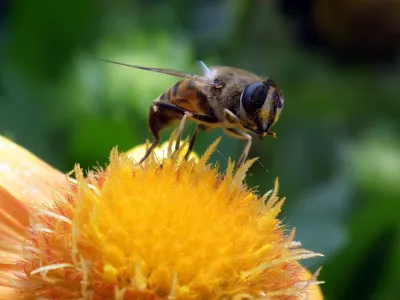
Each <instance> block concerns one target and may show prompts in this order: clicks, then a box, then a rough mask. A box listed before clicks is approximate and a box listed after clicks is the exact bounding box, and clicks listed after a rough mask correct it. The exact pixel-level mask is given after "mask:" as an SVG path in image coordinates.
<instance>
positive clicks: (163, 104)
mask: <svg viewBox="0 0 400 300" xmlns="http://www.w3.org/2000/svg"><path fill="white" fill-rule="evenodd" d="M153 104H154V105H156V106H157V107H159V108H163V109H165V110H169V111H171V112H175V113H179V114H182V115H184V114H185V113H187V114H189V115H188V117H189V118H190V119H193V120H197V121H201V122H204V123H209V124H211V123H218V122H219V121H218V119H217V118H216V117H215V116H208V115H198V114H195V113H192V112H190V111H187V110H186V109H184V108H182V107H179V106H177V105H175V104H171V103H168V102H164V101H159V100H156V101H154V102H153Z"/></svg>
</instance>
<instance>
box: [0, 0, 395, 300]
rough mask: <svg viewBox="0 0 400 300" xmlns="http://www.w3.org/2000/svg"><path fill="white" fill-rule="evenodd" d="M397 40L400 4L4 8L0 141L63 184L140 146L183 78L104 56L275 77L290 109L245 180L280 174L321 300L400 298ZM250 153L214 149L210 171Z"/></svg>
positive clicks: (319, 1) (225, 146)
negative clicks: (150, 120) (161, 101)
mask: <svg viewBox="0 0 400 300" xmlns="http://www.w3.org/2000/svg"><path fill="white" fill-rule="evenodd" d="M399 38H400V1H395V0H393V1H389V0H386V1H385V0H375V1H374V0H335V1H333V0H316V1H311V0H308V1H307V0H303V1H301V0H281V1H278V0H276V1H272V0H271V1H268V0H258V1H244V0H243V1H240V0H232V1H228V0H225V1H221V0H212V1H211V0H204V1H193V2H190V1H184V0H172V1H161V0H152V1H132V0H130V1H127V0H125V1H114V2H112V1H94V0H86V1H78V0H70V1H46V0H36V1H5V0H0V134H2V135H5V136H7V137H9V138H11V139H13V140H14V141H16V142H17V143H19V144H21V145H23V146H24V147H26V148H28V149H29V150H31V151H32V152H34V153H35V154H37V155H38V156H40V157H41V158H43V159H44V160H46V161H48V162H49V163H51V164H53V165H54V166H56V167H58V168H59V169H61V170H62V171H65V172H67V171H69V170H70V169H72V167H73V164H74V163H75V162H79V163H81V165H82V166H83V167H85V168H87V167H90V166H93V165H96V164H97V163H100V164H101V165H104V164H105V163H106V162H107V159H108V154H109V152H110V150H111V148H112V147H113V146H116V145H118V147H119V148H120V149H121V150H128V149H129V148H131V147H133V146H135V145H138V144H141V143H143V142H145V140H146V138H150V135H149V133H148V131H147V129H146V127H147V111H148V109H149V105H150V103H151V101H152V100H153V99H155V98H156V97H157V96H158V95H159V94H160V93H162V92H163V91H164V90H165V89H167V88H168V87H169V86H170V85H172V84H173V83H174V82H176V78H174V77H170V76H164V75H159V74H153V73H148V72H144V71H139V70H133V69H128V68H124V67H118V66H114V65H109V64H106V63H103V62H101V61H99V60H98V58H107V59H113V60H118V61H121V62H127V63H133V64H140V65H145V66H154V67H167V68H174V69H179V70H183V71H189V72H192V71H196V70H198V66H197V65H196V61H197V60H203V61H204V62H205V63H206V64H207V65H213V64H219V65H232V66H236V67H240V68H245V69H248V70H250V71H253V72H255V73H258V74H260V75H264V76H271V77H273V78H274V79H275V80H276V81H277V82H278V84H279V85H280V86H281V88H282V89H283V91H284V93H285V109H284V111H283V114H282V117H281V120H280V122H279V123H278V124H277V125H276V126H275V128H274V130H275V131H276V132H277V134H278V138H277V139H271V138H266V139H265V140H264V141H258V140H255V142H254V147H253V149H252V152H251V157H252V156H259V157H260V162H259V163H256V164H255V165H254V167H252V169H251V171H250V174H249V177H248V180H249V183H250V184H251V185H253V186H259V189H260V190H261V191H266V190H268V189H270V188H271V187H272V185H273V180H274V178H275V177H277V176H278V177H279V179H280V182H281V188H280V194H281V195H284V196H287V202H286V205H285V210H284V212H283V213H282V217H285V220H287V222H289V225H291V226H292V225H293V226H296V227H297V229H298V231H297V238H298V240H300V241H302V242H303V244H304V246H305V247H307V248H309V249H312V250H315V251H319V252H322V253H324V254H325V258H323V259H315V260H312V261H310V262H308V265H309V266H310V268H311V269H312V270H315V269H316V267H317V266H319V265H323V266H324V268H323V270H322V274H321V280H325V281H326V284H325V285H323V291H324V293H325V297H326V299H341V300H345V299H380V300H381V299H400V284H399V280H400V206H399V205H400V148H399V146H400V138H399V125H400V120H399V113H400V102H399V96H400V84H399V83H400V82H399V79H400V76H399V75H400V73H399V67H400V66H399V55H398V46H399V43H398V42H399V41H400V39H399ZM192 129H193V127H191V128H190V130H192ZM189 132H190V131H189V129H188V131H187V133H189ZM169 133H170V132H165V133H164V134H163V138H164V140H165V139H166V138H167V137H168V135H169ZM220 135H221V131H219V130H216V131H212V132H210V133H207V134H201V135H200V137H199V143H198V144H197V146H196V151H197V152H199V153H201V152H202V151H204V149H205V148H206V147H207V146H208V145H209V144H210V143H211V142H212V141H214V140H215V139H216V137H218V136H220ZM243 146H244V144H243V142H241V141H237V140H234V139H232V138H230V137H226V136H223V140H222V144H221V145H220V148H219V152H217V153H216V154H215V155H214V157H213V159H214V162H216V161H219V162H220V164H221V165H222V166H223V167H224V166H225V165H226V161H227V158H228V157H232V158H233V159H237V158H238V156H239V154H240V151H241V150H242V148H243Z"/></svg>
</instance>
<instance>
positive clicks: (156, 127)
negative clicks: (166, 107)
mask: <svg viewBox="0 0 400 300" xmlns="http://www.w3.org/2000/svg"><path fill="white" fill-rule="evenodd" d="M156 106H157V105H156V104H154V103H153V104H152V105H151V107H150V113H149V127H150V132H151V134H152V136H153V138H154V141H153V143H152V144H151V146H150V148H149V149H147V151H146V153H145V154H144V156H143V157H142V159H141V160H140V161H139V162H138V164H141V163H142V162H144V161H145V159H146V158H148V157H149V155H150V154H151V151H153V149H154V148H155V147H157V145H158V144H159V143H160V129H161V127H160V124H159V122H158V120H157V118H156V116H155V114H156Z"/></svg>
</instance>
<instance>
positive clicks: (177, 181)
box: [22, 143, 316, 299]
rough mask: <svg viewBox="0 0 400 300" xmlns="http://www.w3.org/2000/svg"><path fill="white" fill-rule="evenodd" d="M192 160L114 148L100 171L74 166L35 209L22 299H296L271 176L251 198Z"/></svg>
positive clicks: (292, 257)
mask: <svg viewBox="0 0 400 300" xmlns="http://www.w3.org/2000/svg"><path fill="white" fill-rule="evenodd" d="M215 147H216V143H214V144H213V145H212V146H211V147H210V149H209V150H208V151H207V152H206V153H205V154H204V156H203V157H201V158H200V159H191V160H189V161H182V160H181V159H180V158H179V156H177V157H178V158H174V157H171V156H169V157H166V158H162V159H161V158H157V157H156V156H154V155H153V156H151V157H150V158H149V159H148V160H147V161H146V163H145V164H143V165H140V166H139V165H137V164H135V163H134V162H133V160H132V159H131V158H129V156H128V155H126V154H120V153H118V152H117V151H116V150H113V151H112V153H111V156H110V164H109V165H108V167H107V168H106V169H105V170H98V171H96V172H89V173H88V174H87V176H86V177H85V176H84V175H83V172H82V170H81V169H80V168H79V166H77V167H76V168H75V175H76V179H71V180H70V181H71V190H70V191H67V192H66V193H64V195H62V193H60V192H57V193H55V197H56V202H55V205H54V206H53V207H50V208H48V209H46V210H45V209H43V208H41V209H39V208H38V209H37V214H36V216H35V217H34V221H33V223H32V233H31V236H30V239H29V240H28V244H29V245H28V247H27V249H28V250H29V255H28V254H27V255H26V259H25V260H24V261H23V262H22V266H23V268H24V270H25V277H26V278H27V279H28V280H29V281H28V282H29V284H28V285H27V286H24V287H23V291H24V294H25V298H26V299H29V298H31V297H32V296H33V295H34V296H36V297H40V298H43V299H260V298H265V299H302V298H303V297H304V292H305V291H306V290H307V288H308V286H309V284H312V283H313V282H314V281H315V278H310V279H309V280H305V281H304V280H302V276H301V274H302V268H301V267H300V266H299V264H298V263H297V260H299V259H302V258H308V257H312V256H316V254H314V253H311V252H309V251H306V250H302V249H298V248H297V246H298V245H297V243H295V242H294V241H293V237H294V232H292V233H290V234H286V233H285V232H284V230H283V227H282V225H281V223H280V221H279V220H278V219H277V215H278V213H279V212H280V209H281V205H282V203H283V201H282V200H280V199H279V198H278V197H277V194H276V193H277V184H276V185H275V188H274V190H273V192H272V193H271V195H269V196H268V197H267V196H265V197H262V198H260V197H258V196H257V195H256V194H255V193H254V191H252V190H249V189H248V188H247V187H246V186H245V185H244V184H243V183H242V180H243V179H244V177H245V173H246V170H247V169H248V167H249V166H250V165H251V163H252V162H251V161H249V162H247V163H246V164H245V165H244V166H243V167H242V168H241V169H239V170H237V171H236V172H234V167H233V164H232V163H229V166H228V169H227V171H226V172H225V174H224V175H223V176H222V175H221V174H219V173H218V169H217V168H216V167H215V166H212V165H209V164H207V161H208V158H209V156H210V155H211V153H212V151H213V150H214V148H215Z"/></svg>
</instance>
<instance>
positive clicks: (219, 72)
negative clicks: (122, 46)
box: [104, 60, 284, 167]
mask: <svg viewBox="0 0 400 300" xmlns="http://www.w3.org/2000/svg"><path fill="white" fill-rule="evenodd" d="M104 61H106V62H109V63H113V64H117V65H122V66H126V67H130V68H136V69H141V70H147V71H152V72H157V73H163V74H169V75H172V76H177V77H181V78H183V79H182V80H181V81H179V82H177V83H176V84H175V85H173V86H172V87H171V88H169V89H168V90H167V91H165V92H164V93H162V94H161V95H160V96H159V97H158V98H157V99H156V100H154V101H153V102H152V104H151V106H150V110H149V129H150V132H151V134H152V136H153V138H154V140H153V143H152V144H151V146H150V147H149V148H148V150H147V151H146V153H145V155H144V156H143V158H142V159H141V160H140V161H139V162H138V163H139V164H140V163H142V162H143V161H144V160H145V159H146V158H147V157H148V156H149V155H150V154H151V151H152V150H153V149H154V148H155V147H156V146H157V145H158V144H159V143H160V132H161V131H162V130H164V129H166V128H168V127H171V126H176V125H178V124H179V127H178V131H177V136H176V140H177V142H176V144H175V151H176V150H177V149H178V148H179V142H180V139H181V135H182V132H183V129H184V126H185V123H186V121H187V120H192V121H194V122H195V123H196V124H197V126H196V129H195V131H194V133H193V135H192V136H191V138H190V140H189V150H188V152H187V153H186V158H187V157H188V155H189V154H190V152H191V151H192V149H193V146H194V144H195V141H196V137H197V135H198V132H199V131H200V130H206V129H209V128H217V127H220V128H222V129H223V131H224V132H225V133H227V134H228V135H230V136H233V137H235V138H238V139H242V140H245V141H246V146H245V147H244V149H243V152H242V154H241V156H240V158H239V161H238V164H237V165H238V167H239V166H240V165H241V164H242V163H243V162H244V161H245V160H246V159H247V156H248V154H249V151H250V148H251V143H252V137H251V135H249V134H248V132H253V133H255V134H256V135H257V136H258V138H259V139H260V140H262V139H263V138H264V137H265V136H272V137H276V134H275V133H274V132H271V131H269V130H270V128H271V126H272V125H274V124H275V123H276V122H277V121H278V119H279V116H280V114H281V112H282V109H283V105H284V97H283V93H282V91H281V90H280V89H279V87H278V86H277V85H276V83H275V82H274V81H273V80H272V79H270V78H263V77H260V76H257V75H255V74H253V73H251V72H248V71H245V70H242V69H237V68H233V67H227V66H216V67H211V68H208V67H207V66H206V65H205V64H204V63H202V62H200V63H201V65H202V67H203V71H204V73H205V74H204V75H203V76H200V75H196V74H189V73H184V72H180V71H177V70H171V69H160V68H150V67H142V66H137V65H131V64H126V63H120V62H115V61H110V60H104Z"/></svg>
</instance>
